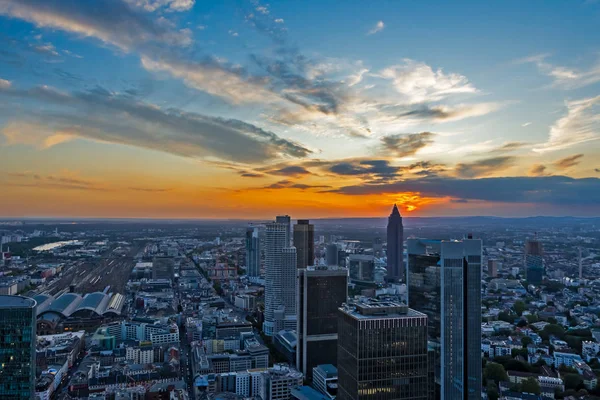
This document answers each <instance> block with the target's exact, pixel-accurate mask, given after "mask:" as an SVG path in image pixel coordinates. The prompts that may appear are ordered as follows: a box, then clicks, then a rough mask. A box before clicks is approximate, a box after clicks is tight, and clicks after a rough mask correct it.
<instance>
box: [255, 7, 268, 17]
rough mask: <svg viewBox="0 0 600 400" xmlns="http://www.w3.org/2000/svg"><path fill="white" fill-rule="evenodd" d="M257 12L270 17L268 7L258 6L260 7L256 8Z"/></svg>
mask: <svg viewBox="0 0 600 400" xmlns="http://www.w3.org/2000/svg"><path fill="white" fill-rule="evenodd" d="M256 11H258V12H259V13H261V14H264V15H268V14H269V9H268V8H267V7H265V6H258V7H256Z"/></svg>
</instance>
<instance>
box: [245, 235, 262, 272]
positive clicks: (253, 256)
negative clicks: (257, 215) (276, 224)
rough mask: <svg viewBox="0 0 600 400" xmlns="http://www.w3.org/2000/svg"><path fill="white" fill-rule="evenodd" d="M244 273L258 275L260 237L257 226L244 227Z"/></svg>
mask: <svg viewBox="0 0 600 400" xmlns="http://www.w3.org/2000/svg"><path fill="white" fill-rule="evenodd" d="M246 274H248V276H252V277H258V276H260V238H259V234H258V228H257V227H252V226H250V227H248V228H247V229H246Z"/></svg>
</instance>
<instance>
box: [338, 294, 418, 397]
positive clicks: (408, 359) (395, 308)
mask: <svg viewBox="0 0 600 400" xmlns="http://www.w3.org/2000/svg"><path fill="white" fill-rule="evenodd" d="M338 316H339V320H338V366H337V367H338V394H337V398H338V399H339V400H350V399H352V400H366V399H368V400H380V399H381V400H384V399H385V400H394V399H414V400H427V399H428V398H429V382H428V381H429V376H428V367H427V365H428V360H427V358H428V356H427V316H426V315H425V314H423V313H420V312H418V311H415V310H412V309H409V308H408V307H407V306H405V305H403V304H399V303H393V302H377V301H372V300H371V301H367V302H363V303H357V304H354V305H348V306H345V307H342V308H340V309H339V314H338Z"/></svg>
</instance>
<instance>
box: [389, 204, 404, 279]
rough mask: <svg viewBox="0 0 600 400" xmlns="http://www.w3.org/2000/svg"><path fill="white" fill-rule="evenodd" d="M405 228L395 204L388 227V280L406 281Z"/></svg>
mask: <svg viewBox="0 0 600 400" xmlns="http://www.w3.org/2000/svg"><path fill="white" fill-rule="evenodd" d="M403 252H404V227H403V226H402V216H401V215H400V211H398V207H397V206H396V205H395V204H394V208H393V209H392V213H391V214H390V216H389V217H388V225H387V279H388V280H390V281H395V282H398V281H404V257H403V256H404V254H403Z"/></svg>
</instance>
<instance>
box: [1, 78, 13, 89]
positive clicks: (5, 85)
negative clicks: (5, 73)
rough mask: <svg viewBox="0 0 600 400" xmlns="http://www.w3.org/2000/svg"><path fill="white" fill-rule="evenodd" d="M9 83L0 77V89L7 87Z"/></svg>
mask: <svg viewBox="0 0 600 400" xmlns="http://www.w3.org/2000/svg"><path fill="white" fill-rule="evenodd" d="M10 85H11V83H10V81H7V80H6V79H0V89H8V88H9V87H10Z"/></svg>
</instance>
